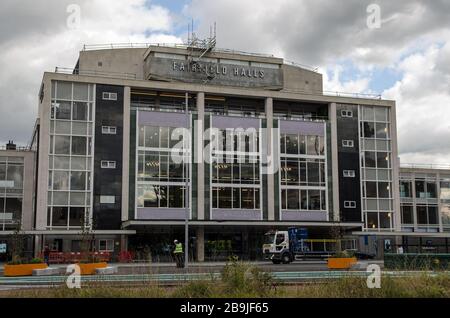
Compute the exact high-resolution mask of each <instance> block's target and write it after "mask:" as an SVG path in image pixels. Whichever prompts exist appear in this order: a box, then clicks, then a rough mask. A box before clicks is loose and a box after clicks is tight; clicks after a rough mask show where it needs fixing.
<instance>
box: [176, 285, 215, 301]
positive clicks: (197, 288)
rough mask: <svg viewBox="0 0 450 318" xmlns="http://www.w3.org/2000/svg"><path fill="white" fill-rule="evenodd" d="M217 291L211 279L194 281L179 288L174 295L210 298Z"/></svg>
mask: <svg viewBox="0 0 450 318" xmlns="http://www.w3.org/2000/svg"><path fill="white" fill-rule="evenodd" d="M215 293H217V291H216V290H215V285H214V284H213V283H212V282H211V281H193V282H189V283H187V284H185V285H182V286H180V287H179V288H177V289H176V290H175V291H174V293H173V294H172V297H175V298H209V297H213V296H214V294H215Z"/></svg>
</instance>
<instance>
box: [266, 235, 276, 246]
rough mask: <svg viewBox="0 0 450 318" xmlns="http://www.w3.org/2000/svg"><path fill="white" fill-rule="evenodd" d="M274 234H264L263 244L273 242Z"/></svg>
mask: <svg viewBox="0 0 450 318" xmlns="http://www.w3.org/2000/svg"><path fill="white" fill-rule="evenodd" d="M274 239H275V234H266V235H265V236H264V244H273V241H274Z"/></svg>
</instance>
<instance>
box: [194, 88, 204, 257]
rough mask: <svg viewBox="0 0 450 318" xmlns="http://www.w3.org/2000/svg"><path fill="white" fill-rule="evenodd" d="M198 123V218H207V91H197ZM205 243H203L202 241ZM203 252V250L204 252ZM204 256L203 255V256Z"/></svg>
mask: <svg viewBox="0 0 450 318" xmlns="http://www.w3.org/2000/svg"><path fill="white" fill-rule="evenodd" d="M197 114H198V120H197V124H196V125H194V129H196V132H195V135H196V138H195V140H194V151H195V154H194V161H195V163H197V219H198V220H204V219H205V164H204V158H203V144H204V141H203V131H204V119H205V93H203V92H200V93H197ZM202 244H203V243H202ZM202 253H203V252H202ZM202 257H203V256H202Z"/></svg>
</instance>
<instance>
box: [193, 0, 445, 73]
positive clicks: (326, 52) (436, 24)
mask: <svg viewBox="0 0 450 318" xmlns="http://www.w3.org/2000/svg"><path fill="white" fill-rule="evenodd" d="M231 2H233V3H234V4H236V3H237V2H235V1H225V0H224V1H206V0H194V1H193V2H192V5H191V6H190V9H191V11H188V12H190V13H191V14H192V15H194V16H195V17H196V18H197V19H198V20H199V21H200V23H201V27H202V29H203V30H207V26H208V24H209V23H210V22H211V21H212V20H213V19H215V20H217V22H218V30H219V33H218V43H219V46H220V45H224V44H225V45H226V46H231V47H233V48H237V49H242V50H249V51H254V50H258V51H261V52H265V53H269V52H273V51H274V49H276V50H277V51H278V50H280V51H282V52H283V53H284V55H285V56H286V57H287V58H289V59H295V60H296V61H297V62H299V63H304V64H309V65H314V66H319V65H324V64H326V63H330V62H333V61H335V60H336V59H338V58H346V57H348V56H349V55H350V54H352V53H353V51H354V49H355V48H356V47H363V48H368V49H373V50H378V51H380V50H386V52H389V51H392V52H391V53H390V54H395V53H396V52H397V53H398V52H399V51H400V50H401V49H403V48H404V47H405V46H406V45H408V44H409V43H410V42H411V41H414V40H415V39H417V38H419V37H420V36H422V35H426V34H429V33H430V32H433V31H435V30H437V29H442V28H446V27H448V15H447V13H448V12H449V11H450V2H448V1H436V2H434V1H429V2H424V1H390V0H383V1H372V0H363V1H360V0H348V1H339V2H336V1H334V0H315V1H281V2H272V3H277V4H278V3H279V4H280V5H279V6H278V7H277V8H276V9H275V10H267V9H266V8H265V6H267V7H269V8H272V4H271V2H266V1H246V2H245V5H243V6H242V7H239V6H233V5H231V4H230V3H231ZM374 2H375V3H378V4H379V5H380V7H381V18H382V20H387V22H386V23H385V24H383V25H382V27H381V28H380V29H369V28H367V25H366V21H367V16H368V14H367V12H366V9H367V6H368V5H369V4H371V3H374ZM250 3H251V4H252V5H250ZM243 34H244V35H245V36H243ZM378 55H379V54H377V56H374V57H373V58H374V61H376V60H377V59H380V56H378ZM386 58H387V59H389V58H390V56H386ZM386 58H385V59H384V62H386Z"/></svg>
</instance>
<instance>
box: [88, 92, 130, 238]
mask: <svg viewBox="0 0 450 318" xmlns="http://www.w3.org/2000/svg"><path fill="white" fill-rule="evenodd" d="M105 92H107V93H116V94H117V100H107V99H103V93H105ZM96 96H97V97H96V104H95V145H94V211H93V219H94V228H95V229H100V230H115V229H120V228H121V213H122V212H121V209H122V204H121V198H122V152H123V98H124V88H123V87H122V86H113V85H97V86H96ZM102 126H114V127H116V134H114V135H112V134H102ZM102 160H108V161H115V162H116V168H115V169H102V168H101V161H102ZM100 196H114V198H115V203H113V204H112V203H107V204H105V203H102V204H100Z"/></svg>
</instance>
